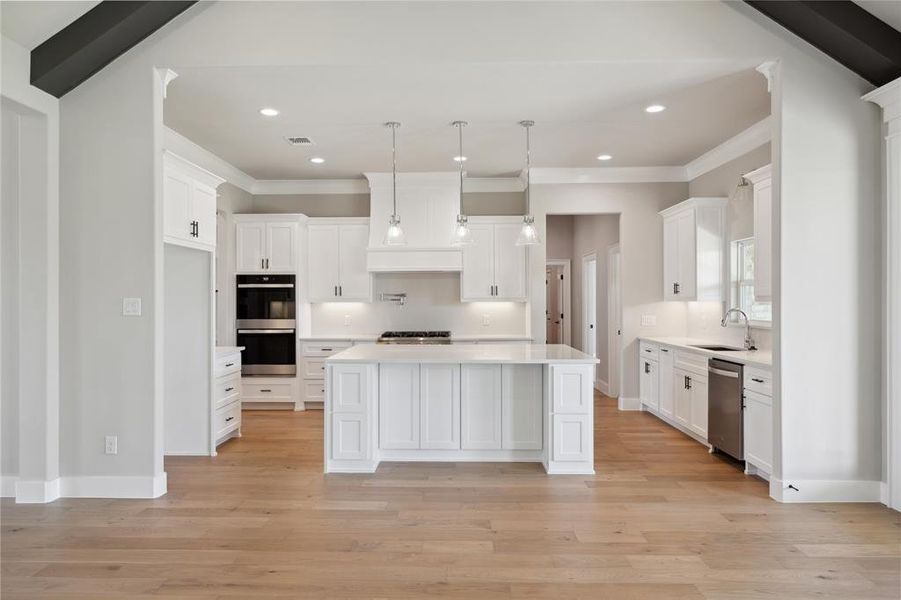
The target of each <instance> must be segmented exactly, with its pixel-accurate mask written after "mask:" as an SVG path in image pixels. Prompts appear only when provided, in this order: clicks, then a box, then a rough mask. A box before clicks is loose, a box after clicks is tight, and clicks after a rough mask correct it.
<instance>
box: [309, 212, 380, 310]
mask: <svg viewBox="0 0 901 600" xmlns="http://www.w3.org/2000/svg"><path fill="white" fill-rule="evenodd" d="M368 241H369V226H368V225H341V226H340V227H339V230H338V257H339V258H338V261H339V265H338V269H339V273H340V279H339V280H338V285H339V286H341V287H340V289H339V292H338V294H339V299H342V300H364V301H369V300H371V299H372V293H371V285H372V284H371V281H372V276H371V275H370V274H369V271H367V270H366V244H367V243H368ZM313 260H315V257H314V258H313Z"/></svg>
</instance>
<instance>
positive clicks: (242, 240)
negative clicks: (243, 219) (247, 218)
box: [235, 222, 266, 273]
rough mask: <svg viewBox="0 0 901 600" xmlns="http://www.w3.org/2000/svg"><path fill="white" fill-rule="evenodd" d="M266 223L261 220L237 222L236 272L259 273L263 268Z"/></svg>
mask: <svg viewBox="0 0 901 600" xmlns="http://www.w3.org/2000/svg"><path fill="white" fill-rule="evenodd" d="M265 245H266V224H265V223H262V222H259V223H258V222H249V223H238V224H237V230H236V234H235V252H236V256H237V261H238V264H237V265H236V269H235V270H236V271H237V272H238V273H259V272H261V271H263V270H264V268H263V267H264V263H263V258H265Z"/></svg>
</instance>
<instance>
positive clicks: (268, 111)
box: [260, 106, 278, 117]
mask: <svg viewBox="0 0 901 600" xmlns="http://www.w3.org/2000/svg"><path fill="white" fill-rule="evenodd" d="M260 114H261V115H263V116H264V117H276V116H278V111H277V110H275V109H274V108H269V107H268V106H267V107H265V108H261V109H260Z"/></svg>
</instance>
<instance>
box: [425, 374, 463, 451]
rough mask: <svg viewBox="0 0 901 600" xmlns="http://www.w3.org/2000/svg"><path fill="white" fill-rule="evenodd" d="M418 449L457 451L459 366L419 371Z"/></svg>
mask: <svg viewBox="0 0 901 600" xmlns="http://www.w3.org/2000/svg"><path fill="white" fill-rule="evenodd" d="M420 390H421V392H420V432H421V436H422V437H421V443H420V448H423V449H433V450H456V449H459V448H460V365H422V366H421V367H420Z"/></svg>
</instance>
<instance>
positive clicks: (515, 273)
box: [460, 217, 527, 302]
mask: <svg viewBox="0 0 901 600" xmlns="http://www.w3.org/2000/svg"><path fill="white" fill-rule="evenodd" d="M520 228H521V222H520V221H515V222H514V221H512V220H508V219H499V218H490V217H486V218H480V217H472V218H470V231H471V232H472V236H473V240H474V242H473V243H472V244H470V245H468V246H465V247H464V249H463V272H462V273H461V275H460V297H461V299H462V300H463V301H464V302H466V301H476V300H515V301H525V300H526V294H527V290H526V281H527V277H526V262H527V261H526V251H527V248H526V247H525V246H517V245H516V238H517V236H518V235H519V230H520Z"/></svg>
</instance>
